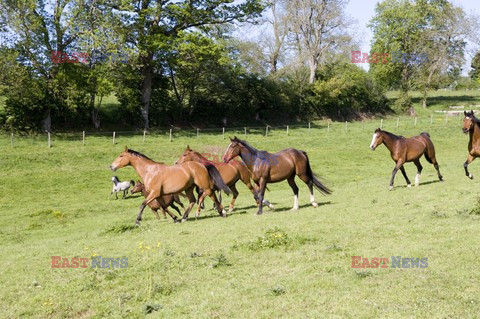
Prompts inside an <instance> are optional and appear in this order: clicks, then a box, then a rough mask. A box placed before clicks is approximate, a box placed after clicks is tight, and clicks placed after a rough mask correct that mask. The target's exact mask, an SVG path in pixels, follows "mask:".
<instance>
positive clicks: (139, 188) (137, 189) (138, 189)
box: [130, 181, 184, 219]
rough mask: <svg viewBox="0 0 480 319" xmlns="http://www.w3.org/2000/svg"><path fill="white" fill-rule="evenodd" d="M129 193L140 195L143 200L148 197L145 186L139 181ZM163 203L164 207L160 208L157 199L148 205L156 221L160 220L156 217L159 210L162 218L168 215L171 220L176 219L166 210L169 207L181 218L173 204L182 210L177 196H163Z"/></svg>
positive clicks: (160, 205)
mask: <svg viewBox="0 0 480 319" xmlns="http://www.w3.org/2000/svg"><path fill="white" fill-rule="evenodd" d="M130 193H131V194H135V193H142V195H143V197H145V198H147V196H148V192H147V190H146V189H145V185H143V183H142V182H140V181H137V183H136V184H135V185H134V186H133V188H132V189H131V190H130ZM163 202H164V203H165V206H162V204H161V203H160V202H159V201H158V200H157V199H154V200H153V201H151V202H150V204H148V207H150V209H151V210H152V212H153V213H154V214H155V216H156V217H157V219H160V217H159V216H158V210H159V209H161V210H162V213H163V218H167V215H166V214H168V215H170V217H172V218H174V217H176V216H175V215H172V213H170V211H169V210H168V207H169V206H170V207H172V208H173V209H175V210H176V211H177V213H178V214H179V215H180V216H182V213H180V210H179V209H178V207H177V206H175V203H177V204H178V205H180V206H181V207H182V208H184V206H183V204H182V202H181V201H180V198H179V197H178V194H174V195H164V196H163Z"/></svg>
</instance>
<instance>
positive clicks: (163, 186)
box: [110, 147, 231, 225]
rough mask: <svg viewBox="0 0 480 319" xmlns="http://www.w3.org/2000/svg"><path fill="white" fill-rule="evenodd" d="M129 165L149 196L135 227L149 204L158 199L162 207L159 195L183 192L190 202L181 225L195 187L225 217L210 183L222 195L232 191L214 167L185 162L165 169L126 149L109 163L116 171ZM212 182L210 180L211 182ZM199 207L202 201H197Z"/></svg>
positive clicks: (193, 201) (161, 165) (191, 204)
mask: <svg viewBox="0 0 480 319" xmlns="http://www.w3.org/2000/svg"><path fill="white" fill-rule="evenodd" d="M127 165H130V166H132V167H133V169H134V170H135V171H136V172H137V174H138V175H139V176H140V178H141V179H142V180H143V182H144V184H145V188H146V190H147V192H148V196H147V197H146V198H145V200H144V201H143V203H142V205H140V211H139V213H138V215H137V222H136V224H137V225H140V221H141V220H142V213H143V210H144V209H145V206H147V205H148V204H149V203H151V202H152V201H153V200H154V199H157V200H158V201H159V202H160V204H161V205H162V206H163V205H164V204H165V203H164V202H163V198H162V196H164V195H169V194H176V193H180V192H183V191H185V193H186V194H187V198H188V200H189V205H188V207H187V209H186V211H185V213H184V215H183V218H182V222H184V221H186V220H187V218H188V214H189V213H190V211H191V209H192V207H193V205H194V204H195V196H194V195H193V189H194V188H195V185H196V186H198V187H200V188H201V189H202V190H203V191H204V192H205V193H206V194H207V195H208V196H210V198H211V199H212V200H213V201H214V202H215V204H216V207H217V211H218V213H219V214H220V216H222V217H226V215H225V211H224V209H223V207H222V205H221V204H220V203H219V202H218V199H217V196H215V193H214V192H213V190H212V186H211V184H210V183H211V180H212V181H213V184H214V185H215V186H217V187H218V188H219V189H221V190H223V191H224V192H225V193H227V194H230V193H231V191H230V189H229V188H228V186H227V185H225V182H224V181H223V179H222V177H221V176H220V173H219V172H218V170H217V169H216V168H215V166H213V165H206V166H204V165H202V164H200V163H197V162H186V163H183V164H180V165H174V166H168V165H165V164H162V163H158V162H155V161H154V160H152V159H150V158H148V157H147V156H145V155H143V154H142V153H139V152H136V151H134V150H130V149H128V148H127V147H125V150H124V151H123V152H122V153H120V155H119V156H118V157H117V158H116V159H115V160H114V161H113V162H112V164H111V165H110V168H111V170H112V171H116V170H117V169H119V168H122V167H125V166H127ZM210 179H211V180H210ZM200 204H201V202H200ZM172 218H173V220H174V222H178V221H177V218H176V217H172Z"/></svg>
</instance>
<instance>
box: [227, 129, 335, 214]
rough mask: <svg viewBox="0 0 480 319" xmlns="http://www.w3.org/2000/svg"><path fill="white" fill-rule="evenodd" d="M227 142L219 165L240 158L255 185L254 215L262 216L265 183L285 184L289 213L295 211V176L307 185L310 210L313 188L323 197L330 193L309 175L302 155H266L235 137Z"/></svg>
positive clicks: (287, 151)
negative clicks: (290, 200)
mask: <svg viewBox="0 0 480 319" xmlns="http://www.w3.org/2000/svg"><path fill="white" fill-rule="evenodd" d="M230 141H231V143H230V145H228V147H227V149H226V151H225V154H224V155H223V161H224V162H225V163H228V162H229V161H231V160H232V159H233V158H235V157H236V156H240V157H241V158H242V160H243V162H244V163H245V164H246V165H247V167H248V169H249V171H250V173H251V176H252V179H253V181H254V182H255V185H256V190H255V193H256V194H255V195H256V199H257V200H258V202H259V205H258V212H257V214H259V215H260V214H262V212H263V211H262V208H263V207H262V206H263V197H264V194H265V188H266V185H267V183H277V182H281V181H283V180H288V184H289V185H290V187H291V188H292V190H293V194H294V202H293V208H292V210H297V209H298V187H297V184H295V175H297V176H298V177H300V179H301V180H302V181H304V182H305V183H306V184H307V186H308V189H309V190H310V203H311V204H312V206H313V207H317V206H318V204H317V203H316V202H315V197H314V196H313V187H314V186H315V187H316V188H317V189H318V190H319V191H320V192H322V193H323V194H330V193H331V191H330V190H329V189H328V188H327V187H326V186H325V185H323V184H322V183H321V182H320V181H319V180H318V179H317V177H316V176H315V175H314V174H313V172H312V169H311V167H310V161H309V159H308V156H307V153H306V152H304V151H299V150H297V149H294V148H287V149H285V150H282V151H280V152H277V153H268V152H266V151H260V150H257V149H256V148H254V147H252V146H251V145H250V144H248V143H247V142H245V141H243V140H240V139H238V138H237V137H236V136H235V137H234V138H233V139H230Z"/></svg>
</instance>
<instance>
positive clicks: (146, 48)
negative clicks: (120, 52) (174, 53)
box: [105, 0, 263, 129]
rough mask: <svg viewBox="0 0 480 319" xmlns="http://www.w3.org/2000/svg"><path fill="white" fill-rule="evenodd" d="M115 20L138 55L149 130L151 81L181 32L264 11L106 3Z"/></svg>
mask: <svg viewBox="0 0 480 319" xmlns="http://www.w3.org/2000/svg"><path fill="white" fill-rule="evenodd" d="M105 3H106V4H107V6H108V7H109V8H110V10H111V12H113V13H114V14H115V15H116V16H117V21H118V24H119V26H120V29H121V30H122V31H121V33H122V34H123V35H124V36H125V39H126V41H127V47H134V48H135V50H136V52H137V53H138V58H137V65H138V68H139V78H140V81H141V83H140V88H141V92H140V103H141V114H142V118H143V126H144V128H145V129H147V128H148V127H149V118H148V116H149V108H150V101H151V95H152V87H153V85H154V83H153V80H154V77H155V75H156V74H161V73H162V62H164V61H165V55H166V53H167V52H169V51H171V50H174V49H175V48H174V47H172V45H173V43H174V42H175V41H174V40H175V39H176V38H177V37H178V35H179V34H180V33H181V32H182V31H187V30H192V29H198V28H204V27H206V26H211V25H219V24H225V23H231V22H234V21H247V20H251V19H253V18H256V17H257V16H258V15H259V14H260V13H261V12H262V10H263V6H262V5H261V1H260V0H245V1H242V2H241V3H238V4H232V1H230V0H201V1H191V0H183V1H174V0H171V1H170V0H162V1H153V0H140V1H137V2H134V3H130V2H126V1H115V0H106V1H105Z"/></svg>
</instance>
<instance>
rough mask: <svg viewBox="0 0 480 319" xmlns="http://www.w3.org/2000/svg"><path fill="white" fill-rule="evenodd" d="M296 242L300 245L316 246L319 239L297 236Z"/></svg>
mask: <svg viewBox="0 0 480 319" xmlns="http://www.w3.org/2000/svg"><path fill="white" fill-rule="evenodd" d="M295 240H296V241H297V242H298V243H299V244H300V245H306V244H314V243H316V242H318V238H315V237H305V236H296V237H295Z"/></svg>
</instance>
